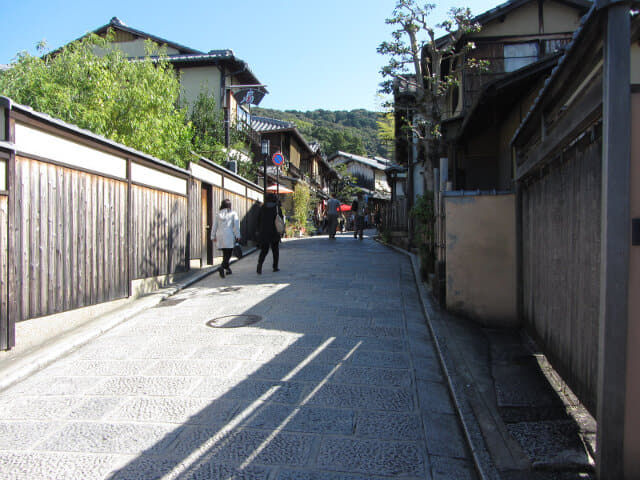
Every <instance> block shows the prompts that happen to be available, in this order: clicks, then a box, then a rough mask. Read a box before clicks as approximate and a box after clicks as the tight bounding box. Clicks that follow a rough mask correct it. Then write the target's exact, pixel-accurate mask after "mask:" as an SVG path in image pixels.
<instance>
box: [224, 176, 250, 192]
mask: <svg viewBox="0 0 640 480" xmlns="http://www.w3.org/2000/svg"><path fill="white" fill-rule="evenodd" d="M224 189H225V190H229V191H230V192H233V193H237V194H238V195H244V194H245V186H244V185H242V184H241V183H238V182H235V181H233V180H230V179H228V178H225V179H224Z"/></svg>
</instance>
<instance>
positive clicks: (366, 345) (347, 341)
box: [331, 337, 407, 352]
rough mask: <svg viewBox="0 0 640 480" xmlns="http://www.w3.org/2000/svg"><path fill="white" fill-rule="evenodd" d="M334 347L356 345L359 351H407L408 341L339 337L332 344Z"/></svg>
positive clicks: (402, 339)
mask: <svg viewBox="0 0 640 480" xmlns="http://www.w3.org/2000/svg"><path fill="white" fill-rule="evenodd" d="M331 345H332V346H333V347H334V348H346V349H348V350H351V349H352V348H353V347H355V346H356V345H357V346H358V351H382V352H406V351H407V342H406V341H405V340H404V338H389V337H386V338H375V337H356V338H351V337H337V338H335V340H334V341H333V343H332V344H331Z"/></svg>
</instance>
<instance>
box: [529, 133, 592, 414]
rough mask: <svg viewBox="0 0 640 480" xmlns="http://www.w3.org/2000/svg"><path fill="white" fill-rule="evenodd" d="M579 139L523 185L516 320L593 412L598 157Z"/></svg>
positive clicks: (589, 138) (587, 140)
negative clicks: (521, 318)
mask: <svg viewBox="0 0 640 480" xmlns="http://www.w3.org/2000/svg"><path fill="white" fill-rule="evenodd" d="M595 137H596V138H592V136H591V135H587V136H585V137H583V139H582V140H580V141H579V142H578V143H577V144H575V145H573V146H572V147H571V148H570V149H569V150H567V151H565V152H564V154H563V158H562V159H560V160H559V161H556V162H555V163H553V164H552V165H551V166H550V167H549V168H548V169H547V170H546V171H544V172H542V173H541V174H540V175H536V178H534V179H533V180H531V179H529V180H528V182H526V183H525V184H524V185H523V206H522V214H523V217H522V222H523V238H522V241H523V258H522V260H523V262H522V263H523V297H524V298H523V314H524V321H525V325H526V327H527V329H528V330H529V332H530V333H531V334H532V335H533V336H534V337H535V338H536V340H537V341H538V342H539V343H540V344H541V346H542V348H543V349H544V350H545V354H546V355H547V356H549V358H550V359H551V361H552V363H553V364H554V367H555V368H556V369H557V370H558V371H559V372H560V374H561V375H562V376H563V378H564V379H565V380H566V381H567V383H568V384H569V385H570V386H571V388H572V389H573V390H574V392H575V393H576V395H577V396H578V397H579V398H580V399H581V400H582V401H583V403H585V405H586V406H587V407H588V408H589V409H590V410H591V412H595V406H596V394H597V367H598V311H599V296H600V230H601V228H600V211H601V205H600V203H601V200H600V198H601V152H602V142H601V139H600V138H597V137H599V135H595Z"/></svg>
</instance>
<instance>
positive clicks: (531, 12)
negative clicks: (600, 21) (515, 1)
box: [474, 1, 580, 37]
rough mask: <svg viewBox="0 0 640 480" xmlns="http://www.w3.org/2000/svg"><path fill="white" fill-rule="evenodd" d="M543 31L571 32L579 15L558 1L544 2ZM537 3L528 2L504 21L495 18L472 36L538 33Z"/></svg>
mask: <svg viewBox="0 0 640 480" xmlns="http://www.w3.org/2000/svg"><path fill="white" fill-rule="evenodd" d="M543 18H544V33H547V34H548V33H561V32H571V31H573V30H575V29H576V28H578V26H579V23H580V17H579V16H578V13H577V11H576V10H575V9H573V8H571V7H568V6H566V5H563V4H561V3H558V2H550V1H546V2H544V13H543ZM539 33H540V32H539V28H538V3H537V2H530V3H528V4H526V5H523V6H522V7H520V8H518V9H516V10H514V11H513V12H510V13H509V14H507V15H506V17H505V20H504V22H501V21H500V19H496V20H494V21H492V22H490V23H488V24H487V25H484V26H483V27H482V30H481V31H480V32H479V33H477V34H474V37H493V36H504V35H514V36H522V35H538V34H539Z"/></svg>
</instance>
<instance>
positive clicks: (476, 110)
mask: <svg viewBox="0 0 640 480" xmlns="http://www.w3.org/2000/svg"><path fill="white" fill-rule="evenodd" d="M561 56H562V53H560V52H558V53H555V54H553V55H550V56H548V57H546V58H543V59H541V60H538V61H537V62H534V63H531V64H529V65H527V66H526V67H522V68H520V69H518V70H516V71H514V72H511V73H509V74H507V75H505V76H502V77H500V78H498V79H496V80H494V81H492V82H490V83H488V84H486V85H485V86H484V87H483V89H482V92H481V94H480V96H479V97H478V98H477V99H476V101H475V102H474V103H473V105H472V106H471V109H470V110H469V112H468V113H467V114H466V115H464V117H463V121H462V125H461V126H460V130H459V132H458V135H457V137H458V138H462V137H463V136H464V135H465V133H466V131H467V129H468V128H469V126H470V125H471V123H472V122H473V121H474V120H475V118H476V116H477V115H480V114H481V112H482V109H483V107H485V106H486V105H488V104H489V103H490V102H493V101H494V100H495V99H496V98H498V99H500V100H503V101H505V100H508V98H512V97H511V95H513V92H514V90H515V92H516V94H517V93H519V92H520V91H521V90H522V87H523V86H526V85H527V84H528V82H531V81H534V80H535V81H538V80H537V79H538V78H540V76H541V75H544V74H545V73H547V74H548V73H549V71H551V69H552V68H553V67H554V65H556V64H557V62H558V60H559V59H560V57H561Z"/></svg>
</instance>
